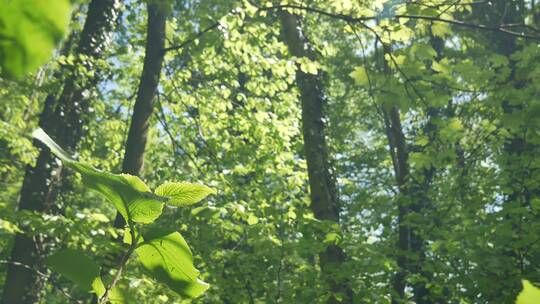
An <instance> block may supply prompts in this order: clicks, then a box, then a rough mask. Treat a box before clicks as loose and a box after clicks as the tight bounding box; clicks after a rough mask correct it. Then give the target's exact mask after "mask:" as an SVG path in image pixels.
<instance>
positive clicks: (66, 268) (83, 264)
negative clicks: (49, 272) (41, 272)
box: [45, 249, 105, 296]
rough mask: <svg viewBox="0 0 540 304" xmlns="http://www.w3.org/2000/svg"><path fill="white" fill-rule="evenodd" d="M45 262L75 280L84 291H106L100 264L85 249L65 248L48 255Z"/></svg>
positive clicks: (100, 293) (99, 292)
mask: <svg viewBox="0 0 540 304" xmlns="http://www.w3.org/2000/svg"><path fill="white" fill-rule="evenodd" d="M45 263H46V264H47V265H48V266H49V267H51V268H52V269H53V270H54V271H56V272H58V273H60V274H62V275H64V276H65V277H67V278H68V279H70V280H71V281H73V282H75V283H76V284H77V285H78V286H79V287H80V288H81V289H82V290H84V291H93V292H95V293H96V294H97V295H98V296H101V295H103V294H104V293H105V286H104V285H103V282H102V281H101V277H100V275H99V266H98V265H97V264H96V263H95V262H94V261H93V260H92V259H91V258H90V257H89V256H87V255H86V254H85V253H84V252H83V251H80V250H74V249H64V250H60V251H57V252H55V253H54V254H52V255H51V256H49V257H47V259H46V260H45Z"/></svg>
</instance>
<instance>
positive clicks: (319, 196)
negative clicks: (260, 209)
mask: <svg viewBox="0 0 540 304" xmlns="http://www.w3.org/2000/svg"><path fill="white" fill-rule="evenodd" d="M280 17H281V25H282V30H283V39H284V41H285V43H286V44H287V46H288V48H289V51H290V53H291V54H292V55H294V56H296V57H307V58H310V59H314V58H313V57H314V54H313V51H312V50H311V49H310V46H309V44H308V42H307V40H306V39H305V37H304V35H303V33H302V31H301V29H300V23H299V19H298V17H297V16H295V15H291V14H289V13H286V12H282V13H281V15H280ZM296 81H297V84H298V88H299V90H300V99H301V102H302V132H303V136H304V153H305V157H306V162H307V167H308V177H309V187H310V197H311V205H310V207H311V209H312V211H313V213H314V215H315V217H316V218H317V219H319V220H326V221H332V222H336V223H339V211H340V206H339V202H338V197H337V189H336V183H335V180H334V178H333V176H332V173H331V168H330V164H329V160H328V147H327V143H326V138H325V126H324V114H323V104H324V92H323V88H322V83H321V81H320V79H319V77H318V76H317V75H312V74H307V73H304V72H303V71H302V70H301V69H298V70H297V73H296ZM319 260H320V261H319V264H320V267H321V270H322V273H323V278H324V280H325V282H326V284H328V285H329V287H330V291H331V292H332V294H331V295H330V297H329V299H328V303H340V302H341V303H351V302H352V290H351V287H350V286H349V282H348V281H347V279H343V278H340V271H342V270H343V269H342V264H343V262H344V261H345V254H344V252H343V250H342V249H341V248H340V247H339V246H337V245H328V246H327V247H326V249H325V250H324V251H323V252H322V253H320V255H319ZM337 294H339V295H340V296H337Z"/></svg>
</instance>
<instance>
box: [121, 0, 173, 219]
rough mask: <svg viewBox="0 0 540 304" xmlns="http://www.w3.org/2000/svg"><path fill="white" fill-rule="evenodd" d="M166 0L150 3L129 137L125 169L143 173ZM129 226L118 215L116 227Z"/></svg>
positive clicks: (137, 173) (159, 63) (162, 54)
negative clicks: (144, 50)
mask: <svg viewBox="0 0 540 304" xmlns="http://www.w3.org/2000/svg"><path fill="white" fill-rule="evenodd" d="M165 3H166V1H161V2H160V1H149V2H148V5H147V6H148V24H147V32H146V33H147V34H146V53H145V56H144V66H143V71H142V74H141V80H140V83H139V88H138V91H137V99H136V101H135V106H134V107H133V114H132V116H131V125H130V126H129V133H128V137H127V142H126V147H125V154H124V161H123V163H122V172H124V173H128V174H131V175H139V174H140V173H141V170H142V168H143V165H144V151H145V148H146V140H147V137H148V128H149V127H150V119H151V117H152V112H153V108H154V98H155V96H156V92H157V87H158V83H159V77H160V75H161V68H162V65H163V56H164V54H165V53H164V51H163V50H164V48H165V21H166V19H167V13H168V10H169V8H168V7H167V5H166V4H165ZM124 225H125V221H124V218H123V217H122V216H120V215H119V214H117V215H116V219H115V227H117V228H121V227H123V226H124Z"/></svg>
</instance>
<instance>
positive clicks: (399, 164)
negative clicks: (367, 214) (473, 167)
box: [384, 106, 411, 304]
mask: <svg viewBox="0 0 540 304" xmlns="http://www.w3.org/2000/svg"><path fill="white" fill-rule="evenodd" d="M384 123H385V128H386V137H387V139H388V146H389V150H390V156H391V157H392V164H393V166H394V175H395V178H396V184H397V186H398V189H399V198H398V222H397V224H398V243H397V247H398V255H397V265H398V268H399V269H398V271H397V272H396V274H395V275H394V279H393V282H392V287H393V289H394V292H395V295H394V296H392V304H397V303H403V302H404V296H405V286H406V279H407V273H408V270H409V262H408V259H407V252H408V251H409V250H410V243H411V233H410V229H409V226H408V225H407V224H406V223H405V220H406V218H407V215H408V214H409V212H410V209H409V201H408V200H409V199H410V188H409V184H408V179H409V161H408V159H409V154H408V151H407V142H406V141H405V135H404V134H403V130H402V127H401V119H400V117H399V110H398V108H397V107H395V106H394V107H392V108H391V109H390V110H389V111H385V112H384Z"/></svg>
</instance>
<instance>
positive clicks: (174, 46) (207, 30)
mask: <svg viewBox="0 0 540 304" xmlns="http://www.w3.org/2000/svg"><path fill="white" fill-rule="evenodd" d="M218 26H219V21H216V22H214V23H213V24H212V25H210V26H209V27H207V28H205V29H204V30H202V31H200V32H198V33H196V34H194V35H193V36H191V37H189V38H188V39H186V40H184V41H183V42H182V43H180V44H178V45H173V46H170V47H167V48H164V49H163V53H164V54H165V53H167V52H170V51H176V50H179V49H182V48H183V47H185V46H186V45H188V44H190V43H192V42H193V41H195V40H197V39H198V38H201V37H202V36H204V34H206V33H208V32H210V31H212V30H213V29H216V28H217V27H218Z"/></svg>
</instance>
